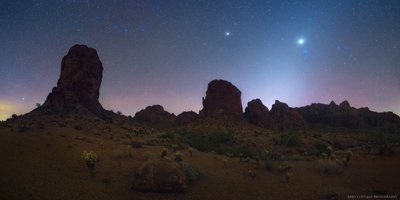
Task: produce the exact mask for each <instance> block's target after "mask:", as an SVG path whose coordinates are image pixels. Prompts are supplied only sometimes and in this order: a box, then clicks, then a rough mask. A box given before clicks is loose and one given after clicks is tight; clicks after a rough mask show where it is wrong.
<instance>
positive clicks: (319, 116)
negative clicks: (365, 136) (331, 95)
mask: <svg viewBox="0 0 400 200" xmlns="http://www.w3.org/2000/svg"><path fill="white" fill-rule="evenodd" d="M296 110H297V111H298V112H299V113H300V114H301V115H302V116H303V118H304V119H305V120H306V121H307V123H309V124H314V125H316V124H319V125H326V126H334V127H346V128H370V127H387V128H395V129H396V128H400V118H399V116H397V115H396V114H394V113H392V112H384V113H377V112H373V111H370V110H369V108H359V109H356V108H353V107H351V106H350V104H349V102H348V101H343V102H342V103H340V104H339V105H336V104H335V103H334V102H333V101H332V102H331V103H330V104H328V105H327V104H321V103H314V104H311V105H309V106H305V107H300V108H296Z"/></svg>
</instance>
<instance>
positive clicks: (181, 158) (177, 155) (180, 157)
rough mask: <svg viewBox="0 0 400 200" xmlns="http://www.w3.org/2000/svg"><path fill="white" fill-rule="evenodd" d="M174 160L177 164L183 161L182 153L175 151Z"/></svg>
mask: <svg viewBox="0 0 400 200" xmlns="http://www.w3.org/2000/svg"><path fill="white" fill-rule="evenodd" d="M175 160H176V161H178V162H181V161H183V153H182V152H180V151H176V152H175Z"/></svg>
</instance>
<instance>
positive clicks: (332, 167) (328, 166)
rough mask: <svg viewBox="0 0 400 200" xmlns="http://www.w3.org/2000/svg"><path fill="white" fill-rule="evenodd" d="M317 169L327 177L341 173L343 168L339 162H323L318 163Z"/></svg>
mask: <svg viewBox="0 0 400 200" xmlns="http://www.w3.org/2000/svg"><path fill="white" fill-rule="evenodd" d="M317 167H318V168H319V169H320V170H321V172H322V173H324V174H327V175H332V174H340V173H341V172H342V171H343V166H342V164H341V162H340V161H339V160H335V161H333V160H324V161H322V162H320V163H318V165H317Z"/></svg>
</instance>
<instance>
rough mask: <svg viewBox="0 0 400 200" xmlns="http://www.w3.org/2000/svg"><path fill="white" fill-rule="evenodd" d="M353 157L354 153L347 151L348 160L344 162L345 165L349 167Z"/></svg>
mask: <svg viewBox="0 0 400 200" xmlns="http://www.w3.org/2000/svg"><path fill="white" fill-rule="evenodd" d="M352 156H353V152H351V151H346V158H345V160H344V162H343V163H344V165H345V166H347V165H348V164H349V162H350V160H351V157H352Z"/></svg>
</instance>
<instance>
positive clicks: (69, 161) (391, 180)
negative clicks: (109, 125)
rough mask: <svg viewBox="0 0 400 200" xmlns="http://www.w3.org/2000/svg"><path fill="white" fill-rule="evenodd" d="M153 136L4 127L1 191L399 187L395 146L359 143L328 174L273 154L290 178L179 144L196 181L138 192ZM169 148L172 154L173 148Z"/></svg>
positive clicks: (206, 194) (234, 195)
mask: <svg viewBox="0 0 400 200" xmlns="http://www.w3.org/2000/svg"><path fill="white" fill-rule="evenodd" d="M110 132H113V131H112V130H111V131H110ZM115 132H117V133H118V131H115ZM154 134H157V133H154ZM272 135H273V133H272ZM152 137H153V136H152V134H149V135H148V136H138V137H131V138H129V139H126V138H125V136H124V135H121V134H114V136H113V137H109V136H106V137H105V136H104V135H98V134H96V133H94V131H92V132H91V131H86V130H76V129H75V128H72V127H62V128H59V127H45V128H44V129H39V128H32V129H30V130H27V131H23V132H20V131H18V130H12V129H10V128H9V127H2V128H0V158H1V160H2V164H1V165H0V171H1V179H0V197H1V199H10V200H12V199H199V200H200V199H347V195H374V194H375V195H398V194H399V192H400V190H399V187H398V186H399V184H398V177H400V171H399V170H398V169H399V168H400V159H399V158H400V154H399V152H398V149H396V151H395V152H394V153H391V154H387V155H383V156H380V155H376V154H377V153H376V152H375V151H376V150H374V149H373V150H372V152H371V153H370V154H368V153H367V152H366V151H365V150H362V149H360V150H359V151H354V152H353V154H354V155H353V157H352V159H351V161H350V163H349V164H348V166H347V167H343V171H342V172H341V173H339V174H331V175H329V174H324V173H323V172H322V171H321V170H320V169H319V167H318V165H319V163H320V162H323V161H322V158H320V157H318V158H314V159H308V158H307V159H299V161H295V160H294V159H283V160H278V161H276V163H278V164H282V165H284V166H290V167H291V169H290V171H291V173H292V174H293V175H292V177H291V178H290V182H289V183H286V181H285V175H284V174H282V173H280V172H277V171H268V170H267V169H266V161H261V162H260V165H259V167H258V169H256V161H255V160H250V161H249V162H241V163H239V158H238V157H228V156H226V155H221V154H216V153H213V152H199V151H197V150H194V152H193V156H190V155H189V152H188V151H187V150H186V149H182V150H181V151H182V152H183V154H184V156H183V159H184V160H185V161H187V162H188V163H189V164H190V165H191V166H192V167H193V168H195V169H196V170H198V171H199V172H200V173H201V174H202V176H201V178H200V180H198V181H195V182H191V183H190V185H189V188H188V189H187V190H186V191H185V192H183V193H151V192H138V191H135V190H133V189H132V186H133V182H134V180H135V171H136V170H137V169H138V167H139V166H140V164H141V163H143V161H144V160H146V159H159V156H160V154H161V151H162V148H163V147H164V146H165V145H157V144H151V142H146V141H148V140H147V138H152ZM257 137H259V138H264V137H263V136H262V135H261V136H257ZM124 138H125V139H124ZM154 138H156V136H154ZM265 138H268V137H265ZM131 140H133V141H141V142H142V143H143V144H144V145H143V146H142V147H140V148H134V149H133V150H129V149H128V148H127V144H128V142H129V141H131ZM307 140H309V139H306V141H307ZM146 143H148V144H146ZM283 149H285V148H283ZM288 149H290V148H288ZM84 150H93V151H95V152H96V153H97V155H98V157H99V162H98V163H97V165H96V173H95V177H92V176H90V174H89V171H88V168H87V167H86V165H85V163H84V162H83V161H82V159H81V157H80V156H81V153H82V152H83V151H84ZM335 152H336V151H335V150H334V155H335ZM169 153H170V154H173V153H172V149H171V148H170V150H169ZM249 170H254V171H256V173H257V174H256V177H255V178H252V177H250V176H249Z"/></svg>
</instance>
